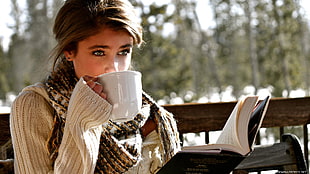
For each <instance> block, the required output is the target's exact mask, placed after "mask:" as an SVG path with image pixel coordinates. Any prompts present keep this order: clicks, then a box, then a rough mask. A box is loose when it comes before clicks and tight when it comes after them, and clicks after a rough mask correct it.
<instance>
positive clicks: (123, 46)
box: [88, 44, 133, 49]
mask: <svg viewBox="0 0 310 174" xmlns="http://www.w3.org/2000/svg"><path fill="white" fill-rule="evenodd" d="M128 47H129V48H132V47H133V45H132V44H125V45H122V46H121V47H120V48H128ZM96 48H104V49H107V48H110V47H109V46H107V45H94V46H91V47H89V48H88V49H96Z"/></svg>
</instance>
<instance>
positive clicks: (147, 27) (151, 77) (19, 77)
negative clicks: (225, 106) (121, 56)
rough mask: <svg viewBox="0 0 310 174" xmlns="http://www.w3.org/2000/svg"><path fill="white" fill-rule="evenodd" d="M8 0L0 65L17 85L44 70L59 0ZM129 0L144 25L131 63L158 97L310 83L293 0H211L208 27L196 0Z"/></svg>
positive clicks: (303, 29)
mask: <svg viewBox="0 0 310 174" xmlns="http://www.w3.org/2000/svg"><path fill="white" fill-rule="evenodd" d="M11 2H12V13H11V15H12V17H13V19H14V21H15V24H14V26H12V29H13V31H14V34H13V35H12V37H11V43H10V46H9V50H8V52H7V53H5V54H6V55H7V60H6V62H7V64H6V65H7V66H6V67H8V68H7V69H6V70H4V69H3V70H2V71H6V74H5V78H6V79H7V81H8V85H9V86H8V87H6V88H10V89H9V90H12V91H15V92H16V93H17V92H19V91H20V90H21V88H23V87H24V86H25V85H28V84H31V83H35V82H37V81H40V80H41V79H42V78H44V76H45V74H46V72H47V67H46V65H47V57H48V54H49V51H50V50H51V49H52V47H53V45H54V42H55V41H54V39H53V38H52V35H51V27H52V22H53V18H54V16H55V14H56V12H57V11H58V9H59V6H60V5H61V4H62V3H63V2H64V1H63V0H27V1H26V7H25V8H24V9H23V10H21V8H20V7H19V4H18V0H11ZM131 2H132V3H133V4H134V5H135V6H136V7H137V10H138V12H139V14H140V15H141V21H142V25H143V27H144V31H145V32H144V40H145V43H144V44H143V45H142V47H141V48H138V49H136V50H135V52H134V58H133V63H134V67H135V69H137V70H139V71H141V72H142V73H143V75H144V76H143V86H144V89H145V90H147V91H146V92H148V93H150V94H151V95H153V96H154V98H156V99H162V98H164V97H165V96H170V93H172V92H174V93H176V94H177V96H181V97H182V98H184V96H185V95H186V94H188V91H192V93H193V96H194V97H192V98H191V99H188V100H187V101H197V99H199V98H200V97H202V96H206V97H210V96H211V94H212V93H213V92H214V89H216V91H217V92H218V93H219V94H222V93H223V92H224V90H225V89H226V88H227V87H228V86H232V87H233V95H234V96H235V98H238V97H239V96H240V95H243V89H244V87H245V86H248V85H252V86H254V88H255V90H258V89H260V88H262V87H266V86H269V85H271V86H273V87H274V91H273V95H274V96H282V92H283V90H286V91H288V94H289V91H290V90H291V89H296V88H300V87H302V88H303V89H307V90H309V85H310V80H309V78H308V77H309V73H310V72H309V68H308V65H309V59H310V57H309V55H310V54H309V52H310V51H309V50H310V49H309V45H310V44H309V42H310V39H309V26H308V23H307V22H306V21H305V19H304V16H302V13H301V10H300V5H299V3H300V2H299V1H298V0H266V1H254V0H249V1H246V0H209V5H210V7H211V9H212V13H213V16H214V22H215V25H214V26H212V27H213V28H209V29H208V30H203V29H202V27H201V24H200V22H201V21H202V20H204V18H203V17H202V18H200V17H198V15H197V11H196V8H197V3H198V0H168V1H167V2H166V3H161V4H160V3H158V2H157V1H152V2H150V1H145V0H131ZM23 19H27V20H23ZM201 19H202V20H201ZM5 54H4V55H5ZM3 60H4V59H3ZM1 62H3V61H1ZM2 71H1V74H4V73H2ZM1 76H3V75H1ZM1 90H3V89H1ZM168 98H169V97H168Z"/></svg>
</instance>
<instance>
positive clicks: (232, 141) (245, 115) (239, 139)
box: [183, 96, 258, 155]
mask: <svg viewBox="0 0 310 174" xmlns="http://www.w3.org/2000/svg"><path fill="white" fill-rule="evenodd" d="M257 100H258V97H257V96H253V97H246V98H245V99H241V100H239V101H238V103H237V104H236V106H235V107H234V109H233V111H232V112H231V114H230V116H229V118H228V120H227V121H226V123H225V126H224V128H223V130H222V132H221V134H220V136H219V138H218V139H217V141H216V143H215V144H206V145H200V146H187V147H183V150H186V151H197V150H210V149H211V150H217V149H219V150H226V151H232V152H236V153H240V154H241V155H246V154H247V153H248V152H250V147H249V143H248V123H249V119H250V116H251V113H252V111H253V109H254V106H255V104H256V102H257Z"/></svg>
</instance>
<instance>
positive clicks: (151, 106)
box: [45, 60, 180, 173]
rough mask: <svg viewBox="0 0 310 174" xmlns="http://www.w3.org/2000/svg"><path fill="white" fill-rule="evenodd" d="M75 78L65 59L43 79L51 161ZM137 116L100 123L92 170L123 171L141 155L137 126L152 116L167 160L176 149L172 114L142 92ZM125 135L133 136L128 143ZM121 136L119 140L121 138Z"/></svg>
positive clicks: (59, 140)
mask: <svg viewBox="0 0 310 174" xmlns="http://www.w3.org/2000/svg"><path fill="white" fill-rule="evenodd" d="M77 82H78V79H77V78H76V76H75V72H74V69H73V65H72V63H71V62H68V61H66V60H64V61H62V62H61V63H60V64H59V65H58V67H57V69H56V70H55V71H54V72H53V73H51V74H50V75H49V77H48V78H47V80H46V83H45V84H46V86H47V92H48V94H49V98H50V103H51V105H52V106H53V108H54V110H55V113H54V125H53V128H52V130H51V133H50V138H49V139H48V141H47V148H48V150H49V153H50V158H51V159H52V161H53V162H55V160H56V158H57V156H58V149H59V146H60V144H61V140H62V137H63V131H64V126H65V123H66V120H65V118H64V114H66V112H67V108H68V105H69V101H70V97H71V94H72V91H73V89H74V87H75V85H76V83H77ZM143 110H144V111H149V112H148V113H145V112H140V113H139V114H137V116H136V117H135V118H134V119H133V120H130V121H127V122H113V121H111V120H109V121H108V122H107V123H105V124H104V125H103V132H102V135H101V138H100V146H99V154H98V160H97V164H96V168H95V173H124V172H126V171H127V170H128V169H129V168H131V167H132V166H134V165H135V164H137V162H138V161H139V159H140V157H141V148H142V147H141V144H142V139H141V134H140V128H141V127H142V126H143V125H144V123H145V122H146V120H147V119H148V118H149V117H152V118H156V119H155V120H156V121H157V124H158V133H159V136H160V141H161V146H162V149H163V151H164V153H163V154H162V160H163V162H167V161H168V160H169V159H170V158H171V157H172V156H173V155H174V154H175V153H176V152H177V151H178V150H179V149H180V144H179V135H178V131H177V126H176V123H175V120H174V118H173V116H172V115H171V114H170V113H169V112H167V111H165V110H164V109H163V108H161V107H160V106H158V105H157V104H156V103H155V102H154V101H153V100H152V99H151V97H150V96H148V95H147V94H145V93H143V102H142V109H141V111H143ZM127 138H131V139H132V138H135V139H136V142H135V143H134V144H130V143H128V142H127V141H126V139H127ZM122 140H123V141H122Z"/></svg>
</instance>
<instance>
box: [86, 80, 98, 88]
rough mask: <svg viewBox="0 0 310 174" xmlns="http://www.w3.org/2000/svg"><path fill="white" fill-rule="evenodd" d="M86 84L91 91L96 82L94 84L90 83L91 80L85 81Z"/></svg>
mask: <svg viewBox="0 0 310 174" xmlns="http://www.w3.org/2000/svg"><path fill="white" fill-rule="evenodd" d="M86 84H87V85H88V86H89V87H90V88H91V89H93V88H94V87H95V86H96V82H94V81H92V80H89V81H87V82H86Z"/></svg>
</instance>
